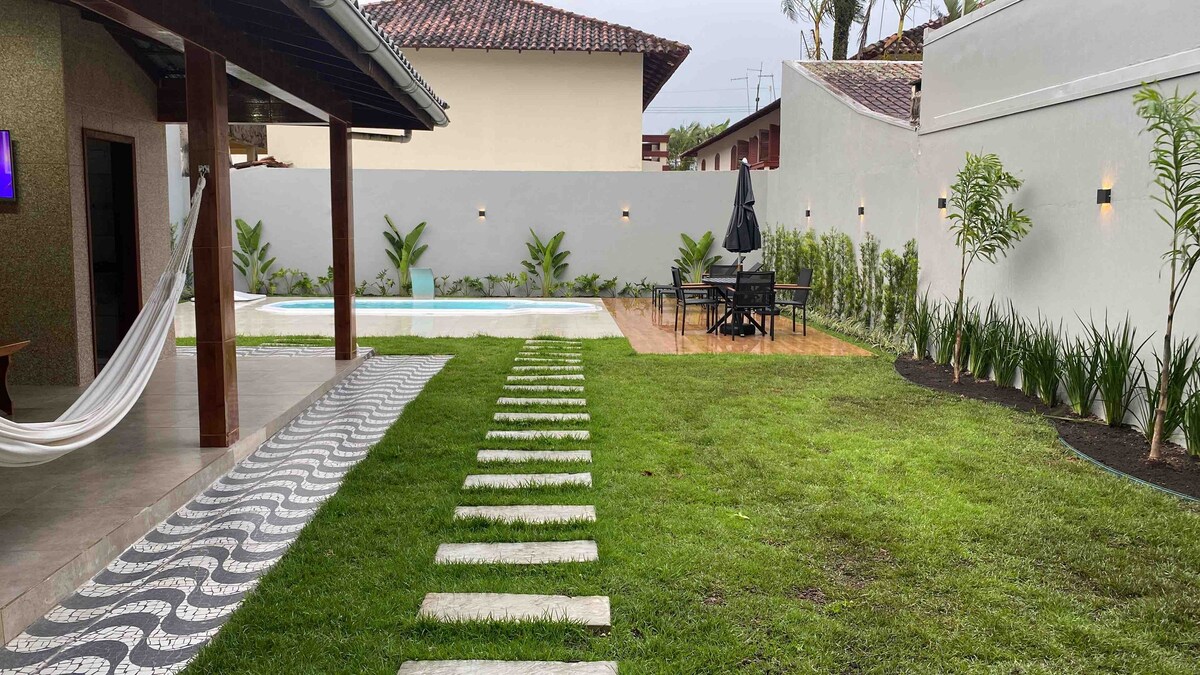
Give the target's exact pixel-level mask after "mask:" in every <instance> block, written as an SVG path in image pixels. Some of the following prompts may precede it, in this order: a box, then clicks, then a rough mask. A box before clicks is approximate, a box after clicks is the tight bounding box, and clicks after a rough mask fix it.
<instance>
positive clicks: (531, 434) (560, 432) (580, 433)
mask: <svg viewBox="0 0 1200 675" xmlns="http://www.w3.org/2000/svg"><path fill="white" fill-rule="evenodd" d="M591 437H592V434H591V432H589V431H586V430H583V429H554V430H549V429H521V430H519V431H495V430H493V431H489V432H487V435H486V436H484V438H486V439H488V440H506V441H533V440H538V439H541V438H569V439H571V440H575V441H586V440H588V439H589V438H591Z"/></svg>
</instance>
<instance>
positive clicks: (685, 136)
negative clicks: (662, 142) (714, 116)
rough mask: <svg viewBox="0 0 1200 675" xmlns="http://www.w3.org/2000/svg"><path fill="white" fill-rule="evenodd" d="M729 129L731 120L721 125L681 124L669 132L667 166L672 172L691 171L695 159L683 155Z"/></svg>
mask: <svg viewBox="0 0 1200 675" xmlns="http://www.w3.org/2000/svg"><path fill="white" fill-rule="evenodd" d="M728 128H729V120H725V121H724V122H721V123H719V124H709V125H702V124H700V123H699V122H692V123H691V124H681V125H679V126H677V127H673V128H672V129H670V130H668V131H667V134H668V135H670V137H671V139H670V141H669V142H668V143H667V165H668V166H669V167H670V168H671V170H672V171H690V170H691V169H692V167H693V166H694V165H695V163H696V158H694V157H684V156H683V153H685V152H687V151H688V150H691V149H692V148H694V147H696V146H697V145H700V144H701V143H703V142H704V141H707V140H708V139H710V138H712V137H713V136H716V135H717V134H720V133H721V132H723V131H725V130H726V129H728Z"/></svg>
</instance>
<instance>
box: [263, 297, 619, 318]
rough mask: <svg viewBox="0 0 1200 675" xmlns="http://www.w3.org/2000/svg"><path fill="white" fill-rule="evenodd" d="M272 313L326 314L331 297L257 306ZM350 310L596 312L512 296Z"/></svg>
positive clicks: (359, 302)
mask: <svg viewBox="0 0 1200 675" xmlns="http://www.w3.org/2000/svg"><path fill="white" fill-rule="evenodd" d="M259 309H260V310H261V311H264V312H272V313H275V314H329V313H331V312H333V298H314V299H312V300H284V301H283V302H276V303H273V304H269V305H264V306H260V307H259ZM354 309H355V311H356V312H358V313H362V314H375V315H385V316H387V315H394V316H439V315H443V316H449V315H453V316H470V315H476V316H496V315H513V314H586V313H590V312H599V311H600V307H599V306H598V305H593V304H589V303H586V302H570V301H565V300H522V299H516V298H438V299H436V300H413V299H412V298H355V299H354Z"/></svg>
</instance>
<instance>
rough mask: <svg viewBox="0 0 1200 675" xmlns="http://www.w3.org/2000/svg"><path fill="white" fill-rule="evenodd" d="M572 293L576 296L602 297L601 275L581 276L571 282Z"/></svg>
mask: <svg viewBox="0 0 1200 675" xmlns="http://www.w3.org/2000/svg"><path fill="white" fill-rule="evenodd" d="M571 291H572V292H573V293H574V294H575V295H583V296H587V297H597V296H599V295H600V275H599V274H581V275H579V276H577V277H575V281H573V282H571Z"/></svg>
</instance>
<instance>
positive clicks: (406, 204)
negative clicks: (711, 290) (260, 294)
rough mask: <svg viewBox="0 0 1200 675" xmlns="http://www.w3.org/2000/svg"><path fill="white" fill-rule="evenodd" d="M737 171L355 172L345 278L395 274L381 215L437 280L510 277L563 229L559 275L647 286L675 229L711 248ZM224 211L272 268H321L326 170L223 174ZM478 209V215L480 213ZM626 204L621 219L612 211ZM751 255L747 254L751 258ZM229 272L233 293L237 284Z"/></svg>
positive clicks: (759, 175)
mask: <svg viewBox="0 0 1200 675" xmlns="http://www.w3.org/2000/svg"><path fill="white" fill-rule="evenodd" d="M754 173H755V174H756V175H755V190H756V194H757V197H758V198H759V200H762V201H765V200H766V190H767V187H766V180H765V178H766V174H767V173H771V172H765V171H756V172H754ZM736 181H737V174H736V173H734V172H721V173H714V172H709V173H699V172H694V171H678V172H676V171H660V172H654V173H651V172H641V171H638V172H623V171H609V172H567V171H563V172H518V171H487V172H483V171H378V170H358V171H355V172H354V217H355V244H356V247H355V264H356V267H357V274H356V280H358V281H361V280H364V279H365V280H372V279H374V277H375V275H376V274H377V273H378V272H379V271H380V270H388V271H389V274H391V275H392V276H393V277H394V276H395V275H394V269H393V267H392V265H391V263H390V262H389V261H388V259H387V256H386V254H385V252H384V249H385V246H386V242H385V240H384V237H383V230H384V229H385V228H386V224H385V222H384V215H385V214H387V215H390V216H391V217H392V220H393V221H394V222H395V223H396V226H397V227H399V228H400V229H401V230H403V231H404V232H408V231H410V230H411V229H412V228H413V227H414V226H415V225H416V224H417V223H419V222H422V221H426V222H428V223H429V224H428V225H427V227H426V230H425V234H424V236H423V237H422V242H424V243H427V244H429V249H428V251H427V252H426V253H425V255H424V257H423V258H421V261H420V263H421V265H422V266H427V267H432V268H433V271H434V274H435V275H437V276H446V275H448V276H450V277H451V278H452V279H458V278H461V277H463V276H473V277H483V276H485V275H487V274H501V275H502V274H505V273H508V272H520V271H521V269H522V268H521V261H522V260H524V259H526V258H527V257H528V252H527V251H526V249H525V242H526V241H528V240H529V230H530V228H533V229H534V230H535V231H536V232H537V233H538V234H539V236H541V237H542V238H543V239H545V238H547V237H549V236H552V235H553V234H554V233H556V232H558V231H559V230H563V231H566V232H567V235H566V237H565V239H564V243H563V248H565V249H567V250H570V251H571V256H570V258H569V260H568V262H569V263H570V268H569V269H568V271H567V276H568V277H569V278H572V279H573V278H575V277H576V276H578V275H581V274H588V273H597V274H600V275H602V276H603V277H605V278H609V277H613V276H616V277H619V278H620V279H621V280H622V281H623V282H624V281H639V280H641V279H642V278H643V277H644V278H647V279H649V280H650V281H655V282H659V283H662V282H666V281H669V279H670V266H671V261H672V260H673V259H674V258H675V257H677V255H678V248H679V246H680V239H679V234H680V232H686V233H688V234H689V235H691V236H694V237H698V236H700V235H702V234H703V233H704V232H705V231H706V230H711V231H712V232H713V235H714V236H715V237H717V244H716V245H715V246H714V250H713V253H714V254H716V253H722V254H724V255H725V257H726V259H727V260H732V256H731V255H730V254H729V253H727V252H725V251H723V250H722V251H718V250H717V249H718V248H719V247H720V241H721V239H722V237H723V236H724V233H725V228H726V226H727V225H728V223H729V216H730V213H731V212H732V209H733V195H734V190H735V187H736ZM232 197H233V213H234V215H235V216H236V217H238V218H242V219H244V220H247V221H249V222H251V223H253V222H255V221H257V220H260V219H261V220H262V221H263V223H264V225H263V229H264V232H265V235H264V236H265V238H266V240H268V241H270V243H271V254H272V255H274V256H278V263H277V267H294V268H299V269H302V270H304V271H306V272H308V273H309V274H310V275H312V276H314V277H316V276H317V275H318V274H324V273H325V270H326V268H327V267H328V265H329V264H330V261H331V254H330V245H331V242H330V234H329V232H330V230H329V222H330V221H329V218H330V210H329V172H328V171H326V170H318V169H267V168H255V169H246V170H242V171H236V172H234V173H233V176H232ZM481 208H482V209H486V211H487V216H486V218H485V219H483V220H480V219H479V217H478V211H479V209H481ZM624 208H629V209H630V217H629V219H628V220H623V219H622V218H621V210H622V209H624ZM757 259H758V258H757V257H751V258H748V260H749V261H750V262H754V261H756V260H757ZM235 277H237V283H238V284H239V286H238V287H239V288H244V282H243V281H242V279H241V278H240V275H235Z"/></svg>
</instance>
